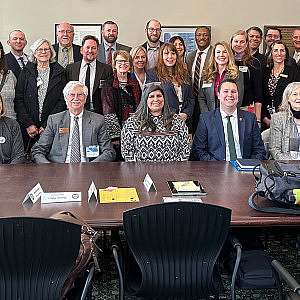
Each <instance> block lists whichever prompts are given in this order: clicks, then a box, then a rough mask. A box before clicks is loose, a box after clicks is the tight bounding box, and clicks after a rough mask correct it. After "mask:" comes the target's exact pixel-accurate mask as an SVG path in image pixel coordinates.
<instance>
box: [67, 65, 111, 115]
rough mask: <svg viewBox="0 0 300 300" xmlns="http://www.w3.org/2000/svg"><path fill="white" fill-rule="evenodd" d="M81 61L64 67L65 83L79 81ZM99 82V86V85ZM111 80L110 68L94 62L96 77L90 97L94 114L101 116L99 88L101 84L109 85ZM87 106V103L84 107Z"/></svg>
mask: <svg viewBox="0 0 300 300" xmlns="http://www.w3.org/2000/svg"><path fill="white" fill-rule="evenodd" d="M81 62H82V60H81V61H78V62H76V63H73V64H70V65H68V66H67V67H66V74H67V81H71V80H79V74H80V66H81ZM100 80H101V84H100ZM112 80H113V70H112V67H111V66H109V65H107V64H103V63H101V62H100V61H96V75H95V81H94V87H93V95H92V101H93V104H94V108H95V112H97V113H100V114H102V112H103V109H102V101H101V87H102V86H103V84H108V85H110V84H111V82H112ZM88 105H89V103H86V107H87V106H88Z"/></svg>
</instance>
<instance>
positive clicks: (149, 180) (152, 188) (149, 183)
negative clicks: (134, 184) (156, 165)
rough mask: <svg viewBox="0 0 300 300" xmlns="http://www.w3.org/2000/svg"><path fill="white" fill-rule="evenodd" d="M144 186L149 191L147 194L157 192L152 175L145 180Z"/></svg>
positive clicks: (147, 175)
mask: <svg viewBox="0 0 300 300" xmlns="http://www.w3.org/2000/svg"><path fill="white" fill-rule="evenodd" d="M144 186H145V188H146V189H147V192H150V191H152V192H153V191H156V187H155V185H154V182H153V180H152V178H151V177H150V175H149V174H148V173H147V174H146V176H145V179H144Z"/></svg>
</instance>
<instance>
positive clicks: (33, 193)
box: [22, 183, 43, 204]
mask: <svg viewBox="0 0 300 300" xmlns="http://www.w3.org/2000/svg"><path fill="white" fill-rule="evenodd" d="M42 195H43V189H42V187H41V185H40V183H38V184H36V185H35V186H34V187H33V188H32V189H31V190H30V191H29V193H28V194H27V195H26V196H25V198H24V200H23V202H22V203H23V204H25V203H26V202H27V203H28V202H31V203H33V204H34V203H35V202H36V201H38V200H39V199H40V198H41V196H42Z"/></svg>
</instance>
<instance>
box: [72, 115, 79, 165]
mask: <svg viewBox="0 0 300 300" xmlns="http://www.w3.org/2000/svg"><path fill="white" fill-rule="evenodd" d="M78 119H79V118H78V117H77V116H75V117H74V129H73V133H72V139H71V155H70V163H79V162H81V153H80V136H79V125H78Z"/></svg>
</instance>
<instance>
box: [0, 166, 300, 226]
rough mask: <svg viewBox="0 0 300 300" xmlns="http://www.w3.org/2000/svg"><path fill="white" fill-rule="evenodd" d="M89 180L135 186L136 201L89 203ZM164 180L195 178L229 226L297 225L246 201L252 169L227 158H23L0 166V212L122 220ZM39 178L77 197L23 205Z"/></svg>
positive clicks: (160, 191) (163, 186) (94, 221)
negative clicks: (148, 184) (228, 217)
mask: <svg viewBox="0 0 300 300" xmlns="http://www.w3.org/2000/svg"><path fill="white" fill-rule="evenodd" d="M147 173H148V174H149V175H150V176H151V178H152V180H153V181H154V183H155V185H156V188H157V192H149V193H148V192H147V190H146V188H145V187H144V185H143V180H144V178H145V175H146V174H147ZM92 180H93V181H94V182H95V184H96V186H97V188H105V187H108V186H118V187H135V188H136V189H137V191H138V194H139V198H140V202H137V203H113V204H100V203H97V202H96V201H92V202H90V203H88V201H87V190H88V188H89V186H90V184H91V181H92ZM167 180H199V181H200V182H201V184H202V185H203V186H204V188H205V190H206V191H207V196H205V197H202V200H203V202H204V203H211V204H216V205H221V206H225V207H228V208H230V209H232V222H231V223H232V226H239V227H244V226H264V227H268V226H287V225H288V226H297V225H300V216H290V215H279V214H277V215H276V214H265V213H259V212H257V211H254V210H252V209H251V208H250V207H249V206H248V196H249V194H250V193H251V192H252V191H253V190H254V186H255V180H254V178H253V175H252V174H248V173H238V172H237V171H235V170H234V169H233V168H232V167H231V165H230V164H229V163H227V162H172V163H124V162H123V163H118V162H101V163H84V164H43V165H36V164H28V165H15V166H0V217H10V216H35V217H49V216H51V215H52V214H53V213H55V212H58V211H61V210H68V211H72V212H74V213H76V214H79V215H81V217H82V218H84V219H85V220H86V221H87V222H88V223H89V224H90V225H92V226H93V227H95V228H113V227H118V226H122V213H123V211H125V210H128V209H131V208H134V207H138V206H145V205H150V204H155V203H161V202H162V196H171V192H170V190H169V188H168V185H167ZM37 182H40V184H41V186H42V188H43V190H44V192H67V191H72V192H75V191H81V192H82V202H81V203H76V202H73V203H71V202H69V203H55V204H41V203H40V201H38V202H36V203H35V204H34V205H22V201H23V199H24V197H25V195H26V194H27V193H28V192H29V191H30V190H31V189H32V188H33V186H34V185H35V184H36V183H37Z"/></svg>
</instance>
